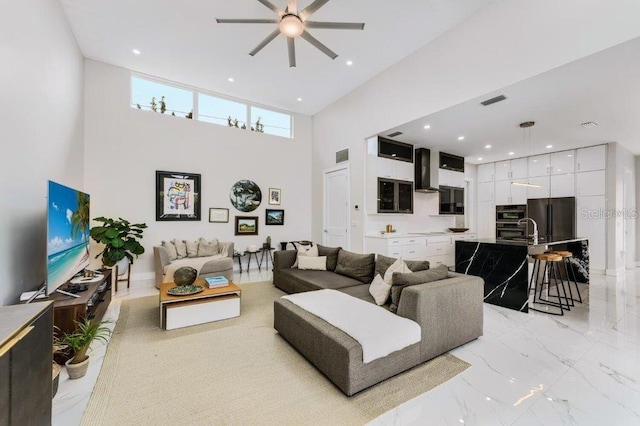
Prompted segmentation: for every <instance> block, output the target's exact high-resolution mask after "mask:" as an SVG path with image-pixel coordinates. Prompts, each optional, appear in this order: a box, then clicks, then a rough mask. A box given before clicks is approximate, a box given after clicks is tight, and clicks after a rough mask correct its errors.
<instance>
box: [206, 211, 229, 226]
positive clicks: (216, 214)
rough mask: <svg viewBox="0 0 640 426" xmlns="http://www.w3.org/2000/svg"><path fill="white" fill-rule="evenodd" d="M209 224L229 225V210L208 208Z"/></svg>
mask: <svg viewBox="0 0 640 426" xmlns="http://www.w3.org/2000/svg"><path fill="white" fill-rule="evenodd" d="M209 222H212V223H229V209H222V208H210V209H209Z"/></svg>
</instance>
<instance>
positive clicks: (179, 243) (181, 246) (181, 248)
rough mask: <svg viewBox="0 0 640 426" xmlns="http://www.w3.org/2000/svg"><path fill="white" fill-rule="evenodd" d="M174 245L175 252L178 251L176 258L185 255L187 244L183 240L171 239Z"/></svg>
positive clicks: (181, 257) (182, 257)
mask: <svg viewBox="0 0 640 426" xmlns="http://www.w3.org/2000/svg"><path fill="white" fill-rule="evenodd" d="M171 242H172V243H173V244H174V245H175V246H176V252H177V253H178V259H184V258H185V257H187V244H186V243H185V242H184V240H177V239H176V240H173V241H171Z"/></svg>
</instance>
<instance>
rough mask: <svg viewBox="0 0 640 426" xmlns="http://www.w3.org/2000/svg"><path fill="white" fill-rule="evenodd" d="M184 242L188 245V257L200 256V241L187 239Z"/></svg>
mask: <svg viewBox="0 0 640 426" xmlns="http://www.w3.org/2000/svg"><path fill="white" fill-rule="evenodd" d="M184 243H185V244H186V245H187V257H198V242H197V241H187V240H185V241H184Z"/></svg>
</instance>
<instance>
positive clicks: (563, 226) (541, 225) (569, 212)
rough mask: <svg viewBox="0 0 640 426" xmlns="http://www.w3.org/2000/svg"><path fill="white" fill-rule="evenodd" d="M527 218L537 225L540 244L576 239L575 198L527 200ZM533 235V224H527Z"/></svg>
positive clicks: (529, 231) (529, 232)
mask: <svg viewBox="0 0 640 426" xmlns="http://www.w3.org/2000/svg"><path fill="white" fill-rule="evenodd" d="M527 216H528V217H530V218H531V219H533V220H535V221H536V223H537V224H538V234H539V237H540V242H546V241H549V239H550V238H551V237H553V238H554V239H556V240H557V239H570V238H575V237H576V198H575V197H563V198H532V199H528V200H527ZM527 231H528V232H527V233H528V235H533V224H531V222H529V223H528V224H527Z"/></svg>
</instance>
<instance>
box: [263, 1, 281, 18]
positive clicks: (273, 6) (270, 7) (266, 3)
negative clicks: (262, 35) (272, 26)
mask: <svg viewBox="0 0 640 426" xmlns="http://www.w3.org/2000/svg"><path fill="white" fill-rule="evenodd" d="M258 1H259V2H260V3H262V4H263V5H265V6H266V7H268V8H269V9H271V10H273V11H274V12H275V13H277V14H278V15H280V16H282V15H284V12H283V11H282V10H280V9H278V8H277V7H276V6H275V5H274V4H273V3H271V2H270V1H269V0H258Z"/></svg>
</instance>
